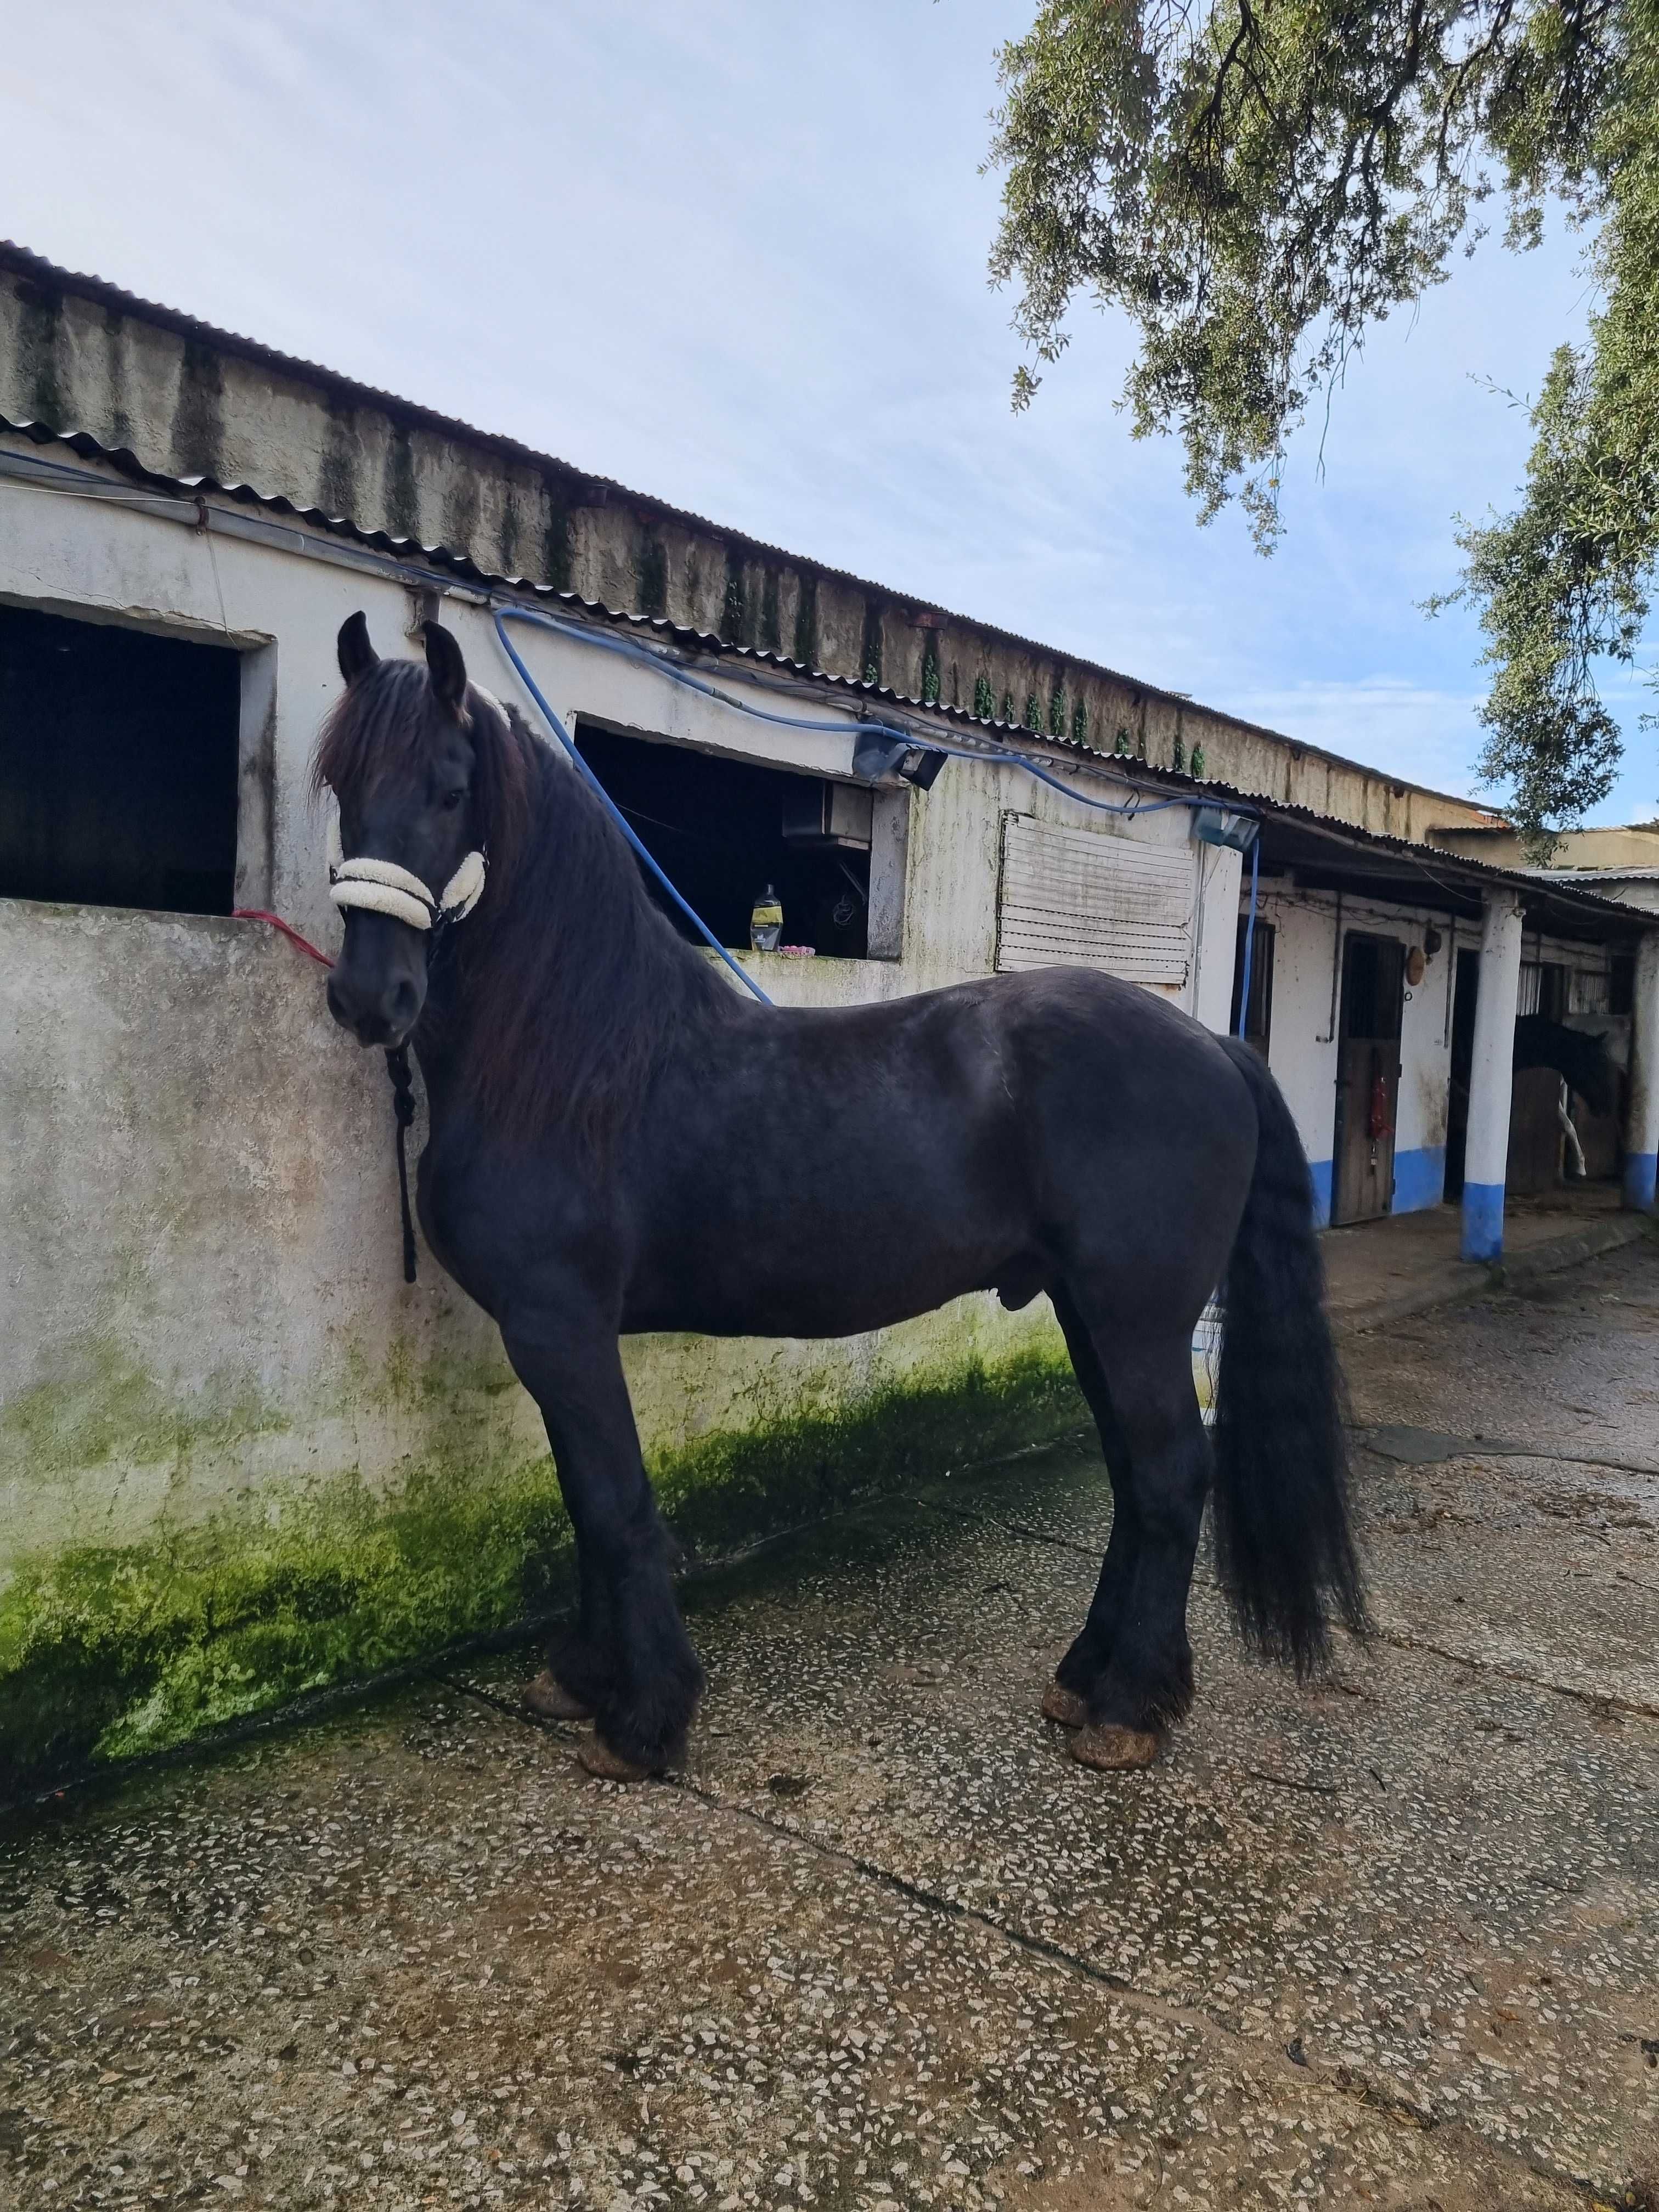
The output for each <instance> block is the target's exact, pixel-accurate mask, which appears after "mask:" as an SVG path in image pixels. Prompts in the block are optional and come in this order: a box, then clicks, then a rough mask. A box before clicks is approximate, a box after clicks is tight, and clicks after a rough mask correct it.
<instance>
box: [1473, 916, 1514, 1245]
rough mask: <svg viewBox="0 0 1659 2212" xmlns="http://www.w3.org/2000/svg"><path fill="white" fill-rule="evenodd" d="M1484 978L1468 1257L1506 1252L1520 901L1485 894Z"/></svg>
mask: <svg viewBox="0 0 1659 2212" xmlns="http://www.w3.org/2000/svg"><path fill="white" fill-rule="evenodd" d="M1520 991H1521V902H1520V900H1519V898H1518V897H1517V896H1516V894H1515V893H1514V892H1513V891H1491V892H1488V893H1487V895H1486V920H1485V925H1484V927H1483V928H1482V930H1481V933H1480V988H1479V991H1478V994H1477V995H1476V998H1475V1001H1474V1061H1473V1064H1472V1065H1471V1066H1470V1069H1469V1133H1468V1150H1467V1151H1466V1152H1465V1154H1464V1158H1463V1257H1464V1258H1465V1259H1466V1260H1497V1259H1499V1258H1501V1257H1502V1255H1503V1250H1504V1176H1505V1175H1506V1173H1507V1172H1508V1169H1509V1163H1510V1091H1511V1090H1512V1089H1513V1088H1514V1074H1515V1008H1516V1000H1517V999H1518V998H1519V996H1520Z"/></svg>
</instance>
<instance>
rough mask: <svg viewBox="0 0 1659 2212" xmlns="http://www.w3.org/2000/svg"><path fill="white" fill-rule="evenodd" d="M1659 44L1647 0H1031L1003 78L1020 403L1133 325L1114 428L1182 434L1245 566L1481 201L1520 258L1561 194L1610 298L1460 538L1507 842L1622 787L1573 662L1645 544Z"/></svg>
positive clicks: (1608, 646) (1603, 718) (1004, 167)
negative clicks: (1285, 486) (1305, 447)
mask: <svg viewBox="0 0 1659 2212" xmlns="http://www.w3.org/2000/svg"><path fill="white" fill-rule="evenodd" d="M1656 52H1659V0H1531V3H1530V4H1528V3H1527V0H1379V4H1376V5H1363V6H1360V5H1355V4H1353V3H1352V0H1122V4H1108V0H1045V4H1043V5H1042V6H1041V7H1040V8H1039V9H1038V12H1037V15H1036V21H1035V22H1034V24H1033V25H1032V27H1031V30H1030V33H1028V34H1027V36H1026V37H1024V39H1020V40H1013V41H1012V42H1011V43H1010V44H1009V45H1007V46H1005V47H1004V48H1003V50H1002V52H1001V54H1000V58H999V73H1000V82H1001V85H1002V88H1003V94H1004V100H1003V105H1002V106H1001V107H1000V110H999V111H998V112H997V115H996V117H995V135H994V139H993V142H992V147H991V154H990V163H989V166H992V167H996V168H998V169H1000V171H1001V172H1002V176H1003V214H1002V221H1001V224H1000V228H999V230H998V234H997V237H996V240H995V243H994V247H993V250H992V254H991V274H992V277H993V280H994V282H996V283H1009V284H1013V285H1016V286H1017V287H1018V301H1017V305H1016V307H1015V312H1014V327H1015V329H1016V331H1018V333H1019V335H1020V336H1021V337H1022V338H1023V339H1024V342H1025V344H1026V348H1027V350H1028V353H1029V355H1030V361H1028V362H1026V363H1024V364H1022V365H1021V367H1020V368H1018V370H1017V371H1016V374H1015V378H1014V391H1013V398H1014V404H1015V405H1016V406H1024V405H1026V404H1029V403H1030V399H1031V398H1032V396H1033V394H1034V393H1035V392H1036V389H1037V386H1038V383H1039V380H1040V374H1041V369H1042V365H1043V364H1045V363H1047V362H1052V361H1054V360H1055V359H1057V358H1058V356H1059V355H1060V351H1061V350H1062V349H1063V348H1064V346H1065V344H1066V320H1067V318H1068V316H1069V314H1070V313H1071V310H1072V308H1073V305H1074V304H1075V302H1076V301H1078V300H1079V298H1083V299H1091V300H1093V301H1095V302H1096V303H1097V304H1098V305H1100V306H1103V307H1116V308H1119V309H1121V310H1122V311H1123V312H1124V313H1127V315H1128V316H1129V317H1130V318H1131V319H1132V320H1133V323H1134V324H1135V325H1136V326H1137V330H1138V334H1139V344H1138V347H1137V350H1136V355H1135V358H1134V361H1133V364H1132V365H1131V368H1130V370H1129V373H1128V376H1127V381H1126V384H1125V388H1124V392H1123V404H1124V406H1125V408H1126V410H1127V412H1128V415H1129V417H1130V421H1131V424H1132V426H1133V431H1134V434H1135V435H1137V436H1139V437H1146V436H1150V435H1152V434H1154V433H1157V434H1158V435H1174V436H1178V437H1179V438H1180V439H1181V441H1182V444H1183V446H1184V447H1185V449H1186V457H1187V465H1186V481H1187V486H1188V490H1189V492H1190V493H1191V494H1192V495H1193V497H1194V500H1195V501H1197V504H1198V508H1199V516H1200V520H1204V521H1207V520H1210V519H1211V518H1212V516H1213V515H1214V514H1215V513H1217V512H1218V510H1219V509H1220V508H1221V507H1223V506H1224V505H1225V503H1226V502H1227V501H1230V500H1232V499H1235V498H1236V499H1237V500H1239V501H1241V503H1242V504H1243V507H1244V508H1245V511H1246V513H1247V514H1248V515H1249V520H1250V525H1251V527H1252V530H1253V532H1254V533H1255V538H1256V541H1257V543H1258V544H1259V545H1260V546H1261V550H1263V551H1267V550H1271V548H1272V546H1273V543H1274V541H1275V539H1276V538H1277V536H1278V534H1279V527H1280V523H1279V485H1280V480H1281V475H1282V463H1283V456H1284V452H1285V442H1286V440H1287V439H1288V438H1289V436H1290V435H1291V433H1292V432H1293V431H1294V430H1295V429H1296V428H1297V426H1298V425H1299V424H1300V423H1301V422H1302V421H1303V420H1304V416H1305V415H1306V413H1307V411H1308V409H1309V407H1310V404H1312V402H1313V401H1314V399H1315V398H1316V395H1318V394H1319V393H1321V392H1326V393H1328V392H1330V390H1331V389H1332V387H1333V386H1334V385H1335V384H1336V383H1337V382H1339V381H1340V378H1341V375H1342V373H1343V370H1344V368H1345V367H1346V363H1347V362H1348V361H1349V360H1350V358H1351V357H1352V356H1353V355H1354V354H1355V353H1356V352H1357V351H1358V349H1359V348H1360V347H1361V346H1362V345H1363V343H1364V338H1365V337H1366V334H1367V333H1368V331H1370V328H1371V327H1372V325H1374V324H1376V322H1378V321H1380V320H1381V319H1383V317H1384V316H1385V315H1386V314H1388V313H1389V312H1390V310H1392V309H1393V308H1395V307H1400V306H1402V305H1406V304H1407V303H1409V302H1411V301H1415V300H1417V299H1419V298H1420V297H1421V296H1422V295H1423V293H1424V292H1425V290H1426V289H1428V288H1429V287H1430V286H1431V285H1433V284H1437V283H1442V282H1443V281H1444V279H1445V277H1446V276H1447V274H1448V271H1449V262H1450V258H1451V254H1452V249H1453V247H1454V246H1455V245H1456V244H1457V243H1458V242H1459V240H1469V239H1470V236H1471V233H1472V230H1473V234H1474V235H1475V236H1478V235H1479V231H1478V229H1474V228H1473V227H1474V223H1475V222H1476V219H1477V218H1478V215H1479V211H1480V208H1481V206H1482V204H1483V203H1484V202H1485V201H1486V200H1487V199H1488V198H1489V197H1492V195H1493V193H1494V192H1497V191H1502V192H1503V194H1504V197H1506V199H1507V202H1508V210H1509V220H1508V230H1507V236H1508V240H1509V242H1510V245H1511V246H1517V247H1520V246H1526V245H1528V244H1529V243H1531V242H1532V241H1533V240H1534V239H1535V238H1536V236H1537V234H1538V229H1539V223H1540V217H1541V208H1542V205H1543V203H1544V201H1545V199H1546V198H1547V196H1549V195H1551V194H1554V195H1558V196H1559V197H1562V198H1563V199H1565V203H1566V204H1567V206H1568V208H1569V210H1571V213H1572V214H1573V215H1574V216H1575V217H1576V218H1577V219H1578V220H1580V221H1582V222H1586V223H1594V222H1600V223H1601V226H1602V227H1601V235H1600V236H1599V237H1598V239H1597V241H1596V244H1595V249H1594V252H1593V256H1592V258H1593V260H1594V262H1595V268H1596V272H1597V274H1598V276H1600V278H1601V282H1602V283H1603V284H1604V286H1605V287H1606V290H1607V303H1606V309H1605V312H1604V313H1602V314H1601V315H1599V316H1598V317H1597V318H1596V319H1595V323H1594V325H1593V331H1592V343H1591V350H1590V352H1589V355H1587V356H1585V357H1584V358H1583V360H1578V359H1577V357H1573V359H1572V360H1571V362H1568V361H1564V360H1559V361H1558V362H1557V365H1556V368H1555V370H1553V372H1552V377H1551V380H1550V384H1549V385H1548V386H1547V389H1546V391H1545V392H1544V393H1543V394H1541V397H1540V399H1539V402H1538V407H1537V410H1536V413H1535V416H1534V427H1535V429H1536V432H1537V443H1536V445H1535V447H1534V455H1533V463H1532V475H1531V480H1530V483H1529V488H1528V494H1527V498H1526V501H1525V504H1524V505H1523V507H1522V509H1521V510H1520V511H1519V512H1518V513H1517V514H1516V515H1515V516H1513V517H1511V518H1510V519H1509V520H1508V521H1507V522H1499V521H1494V522H1493V523H1492V524H1491V525H1490V526H1486V527H1484V528H1482V529H1479V530H1471V531H1468V532H1466V533H1465V536H1464V538H1463V541H1462V542H1463V544H1464V550H1465V551H1466V553H1467V555H1468V561H1469V567H1468V573H1467V575H1466V579H1465V586H1464V588H1465V590H1466V592H1468V596H1469V597H1470V599H1472V600H1473V601H1474V603H1475V604H1477V605H1480V608H1481V610H1482V619H1483V621H1484V622H1485V623H1486V629H1487V633H1488V636H1489V640H1490V649H1489V652H1488V655H1487V658H1488V659H1489V661H1490V662H1491V663H1492V667H1493V669H1494V671H1495V672H1494V677H1493V687H1492V699H1491V701H1490V702H1489V704H1488V708H1487V726H1488V730H1489V732H1490V733H1491V734H1490V742H1489V744H1488V748H1487V751H1486V757H1485V761H1484V763H1483V765H1484V766H1485V768H1486V771H1487V772H1488V773H1489V774H1492V775H1502V776H1504V777H1506V778H1511V779H1513V780H1514V781H1515V784H1516V794H1517V812H1518V815H1519V817H1520V818H1521V819H1522V822H1523V824H1524V823H1531V822H1532V821H1533V820H1534V818H1535V819H1536V820H1537V821H1538V822H1540V823H1541V822H1542V821H1543V820H1544V819H1545V818H1546V814H1547V811H1549V810H1551V809H1553V810H1554V811H1556V812H1558V813H1559V812H1567V813H1571V812H1572V811H1576V810H1577V809H1578V808H1580V807H1582V806H1583V805H1588V804H1589V803H1591V799H1592V797H1599V796H1601V795H1602V793H1604V792H1605V790H1606V789H1607V788H1608V787H1610V783H1611V778H1612V774H1613V763H1616V760H1617V757H1618V737H1617V732H1616V730H1615V729H1614V727H1613V723H1612V720H1611V718H1610V717H1609V716H1608V715H1607V714H1606V713H1605V711H1604V710H1603V709H1602V708H1601V706H1600V703H1599V702H1598V701H1597V700H1596V697H1595V688H1594V683H1593V677H1592V669H1593V664H1594V663H1595V660H1596V659H1597V658H1598V657H1599V656H1601V655H1602V654H1605V653H1613V654H1615V655H1616V656H1619V655H1622V656H1623V657H1626V658H1628V657H1629V654H1630V653H1631V651H1632V649H1633V647H1634V644H1635V640H1636V636H1637V634H1638V631H1639V629H1640V624H1641V622H1642V619H1643V617H1644V615H1645V612H1646V599H1645V596H1644V579H1645V578H1646V577H1647V576H1648V574H1650V570H1651V566H1652V562H1653V559H1654V557H1655V553H1656V550H1659V504H1656V497H1655V490H1654V484H1653V471H1654V465H1655V463H1654V457H1655V456H1656V455H1659V435H1656V434H1659V408H1656V406H1655V404H1654V403H1655V399H1656V378H1655V370H1654V368H1653V364H1652V360H1651V356H1652V350H1653V347H1654V343H1655V339H1654V332H1655V331H1656V330H1659V318H1656V314H1655V309H1656V307H1659V284H1656V270H1659V182H1656V166H1659V153H1656V149H1655V143H1654V142H1655V140H1656V137H1659V133H1656V131H1655V130H1654V127H1653V118H1654V117H1655V116H1656V114H1659V77H1656V74H1655V69H1656V64H1655V56H1656ZM1626 301H1628V303H1629V304H1628V305H1626ZM1598 779H1599V781H1598ZM1541 810H1542V811H1541Z"/></svg>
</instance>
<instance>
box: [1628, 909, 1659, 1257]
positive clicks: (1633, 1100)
mask: <svg viewBox="0 0 1659 2212" xmlns="http://www.w3.org/2000/svg"><path fill="white" fill-rule="evenodd" d="M1631 1011H1632V1015H1633V1017H1634V1018H1633V1020H1632V1024H1631V1030H1632V1034H1631V1048H1630V1118H1629V1120H1628V1121H1627V1122H1626V1125H1625V1203H1626V1206H1635V1207H1636V1208H1637V1209H1638V1211H1639V1212H1644V1213H1651V1212H1655V1211H1656V1203H1655V1180H1656V1170H1659V929H1650V930H1649V931H1648V933H1647V934H1646V935H1645V936H1644V938H1643V939H1642V942H1641V945H1640V947H1639V949H1638V952H1637V955H1636V1000H1635V1004H1634V1006H1632V1010H1631Z"/></svg>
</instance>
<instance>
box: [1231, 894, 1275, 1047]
mask: <svg viewBox="0 0 1659 2212" xmlns="http://www.w3.org/2000/svg"><path fill="white" fill-rule="evenodd" d="M1248 928H1249V918H1248V917H1241V919H1240V921H1239V925H1238V946H1237V951H1236V952H1235V953H1234V955H1233V1011H1232V1019H1231V1024H1230V1027H1231V1030H1232V1034H1233V1035H1234V1036H1243V1037H1244V1038H1245V1039H1246V1040H1247V1041H1248V1042H1249V1043H1251V1044H1253V1045H1254V1046H1255V1048H1256V1050H1257V1051H1258V1052H1259V1053H1260V1054H1261V1057H1262V1058H1263V1060H1266V1058H1267V1038H1268V1034H1269V1032H1270V1030H1272V1027H1273V936H1274V932H1273V924H1272V922H1270V921H1258V922H1257V924H1256V926H1255V932H1254V933H1253V934H1252V938H1251V943H1250V1010H1249V1018H1247V1020H1246V1021H1245V1024H1244V1026H1243V1030H1241V1029H1240V1028H1239V1026H1238V1016H1239V1011H1240V1009H1239V1000H1240V998H1241V996H1242V994H1243V989H1244V934H1245V932H1246V930H1247V929H1248Z"/></svg>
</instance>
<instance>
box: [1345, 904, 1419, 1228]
mask: <svg viewBox="0 0 1659 2212" xmlns="http://www.w3.org/2000/svg"><path fill="white" fill-rule="evenodd" d="M1405 987H1406V948H1405V946H1404V945H1401V944H1400V943H1399V942H1398V941H1397V940H1396V939H1394V938H1392V937H1364V936H1361V935H1359V934H1358V933H1353V934H1352V935H1351V936H1350V937H1349V938H1348V939H1347V941H1346V944H1345V945H1344V946H1343V948H1342V1002H1341V1012H1340V1016H1339V1018H1338V1024H1337V1062H1336V1134H1335V1144H1334V1149H1333V1158H1334V1164H1335V1165H1334V1176H1333V1184H1332V1192H1331V1218H1332V1220H1333V1221H1338V1222H1340V1221H1370V1220H1373V1219H1375V1218H1376V1216H1377V1215H1378V1214H1380V1213H1387V1212H1389V1209H1390V1208H1391V1207H1392V1206H1393V1204H1394V1134H1395V1118H1396V1111H1397V1109H1398V1105H1399V1100H1400V1016H1401V1008H1402V1007H1403V1006H1404V1004H1405Z"/></svg>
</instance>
